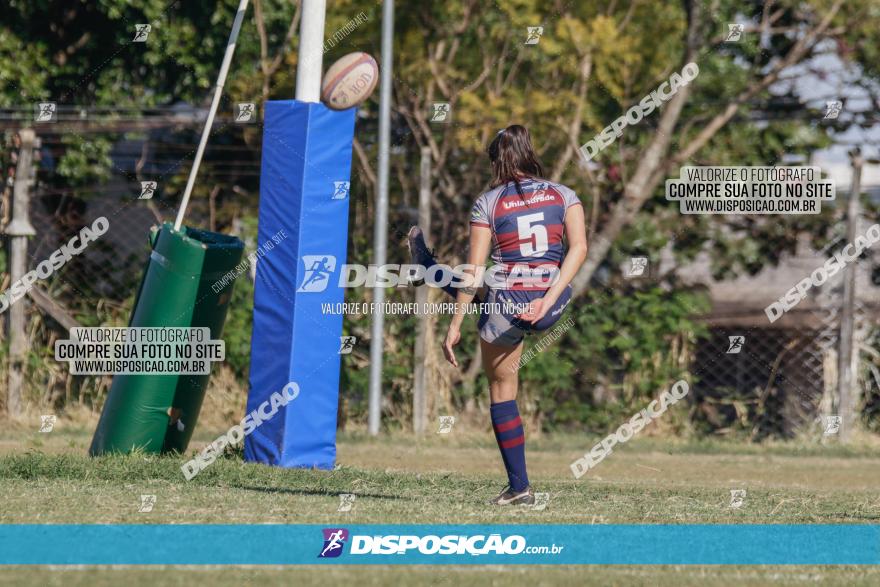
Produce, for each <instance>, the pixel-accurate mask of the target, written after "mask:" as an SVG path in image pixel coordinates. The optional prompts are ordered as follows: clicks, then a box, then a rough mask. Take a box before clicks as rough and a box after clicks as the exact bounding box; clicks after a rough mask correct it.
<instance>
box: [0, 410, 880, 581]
mask: <svg viewBox="0 0 880 587" xmlns="http://www.w3.org/2000/svg"><path fill="white" fill-rule="evenodd" d="M90 431H91V428H90V427H89V426H82V427H77V426H75V425H72V424H68V425H65V424H64V423H63V422H59V424H58V426H57V428H56V430H55V431H53V432H51V433H48V434H40V433H37V432H31V431H20V430H7V431H5V432H4V433H3V435H2V436H0V494H2V495H3V496H4V499H3V504H2V507H0V522H2V523H178V524H180V523H251V524H259V523H290V524H296V523H318V524H328V525H336V524H343V523H347V524H364V523H391V524H394V523H457V524H462V523H464V524H473V523H491V524H511V523H524V524H545V523H546V524H559V523H579V524H605V523H650V524H656V523H695V524H703V523H739V524H744V523H856V524H858V523H878V520H880V495H878V494H877V491H876V490H877V487H878V485H880V458H878V457H876V456H875V455H876V450H875V448H874V447H873V446H870V445H860V446H858V447H855V448H846V449H844V448H842V447H839V446H836V445H828V446H822V445H818V444H812V445H806V444H777V445H762V446H755V445H742V444H734V443H721V442H712V443H683V442H667V441H664V440H659V439H641V440H636V441H633V442H630V443H629V444H627V445H626V446H624V447H620V448H617V449H615V452H614V454H612V455H611V456H609V457H608V458H607V459H606V460H605V461H603V462H602V463H601V464H600V465H599V466H598V467H597V468H596V469H595V470H594V471H593V472H591V473H589V474H588V475H587V476H585V477H583V478H581V479H580V480H575V479H573V477H572V475H571V473H570V470H569V468H568V465H569V463H570V462H571V461H572V460H573V459H574V458H576V457H577V456H578V455H579V454H582V453H583V452H584V451H585V450H587V449H588V448H589V445H590V444H591V442H594V440H592V439H589V438H578V437H573V436H566V437H544V438H541V439H537V440H534V441H530V443H529V446H528V458H529V467H530V476H531V477H532V481H533V483H534V485H535V486H536V491H542V492H547V493H549V495H550V501H549V504H548V506H547V508H546V509H545V510H543V511H530V510H526V509H521V508H519V509H515V508H495V509H493V508H489V507H486V506H485V505H484V502H485V500H486V499H488V498H489V497H491V496H492V495H494V494H495V493H497V491H498V490H499V489H500V488H501V487H502V486H503V484H504V477H503V475H502V468H501V464H500V461H499V458H498V455H497V449H496V448H495V446H494V441H493V440H492V438H491V437H490V435H489V434H488V433H487V434H451V435H449V436H441V435H434V436H432V437H430V438H427V439H425V440H422V441H416V440H415V439H413V438H412V437H409V436H404V435H399V436H394V435H392V436H386V437H383V438H381V439H372V438H368V437H365V436H361V435H344V436H342V437H341V438H340V441H339V458H338V461H339V463H340V465H341V466H340V467H338V468H337V469H336V470H334V471H303V470H284V469H275V468H269V467H263V466H258V465H249V464H244V463H242V462H240V461H239V460H237V459H235V458H227V459H221V460H218V461H217V462H215V463H214V464H213V465H212V466H211V467H209V468H208V469H207V470H205V471H203V472H202V473H201V474H199V475H198V476H197V477H196V478H195V479H193V480H192V481H189V482H187V481H186V480H184V478H183V476H182V474H181V472H180V465H181V463H182V461H183V459H182V458H180V457H161V458H160V457H153V456H144V455H131V456H127V457H119V456H116V457H102V458H98V459H90V458H88V457H86V456H85V452H86V449H87V447H88V443H89V440H90ZM217 432H219V431H206V430H200V431H199V433H198V437H197V439H196V441H194V443H193V445H192V447H191V448H199V447H200V446H202V445H204V444H205V443H206V442H207V441H209V440H211V439H212V438H213V437H214V436H216V433H217ZM732 489H745V490H746V492H747V494H746V498H745V502H744V504H743V505H742V507H740V508H731V507H730V505H729V504H730V490H732ZM340 493H353V494H355V495H356V496H357V498H356V501H355V504H354V507H353V508H352V510H351V511H350V512H338V511H337V508H338V506H339V497H338V496H339V494H340ZM142 494H151V495H155V496H156V503H155V506H154V508H153V511H151V512H149V513H139V512H138V508H139V506H140V503H141V500H140V496H141V495H142ZM293 572H295V573H296V577H297V581H298V582H302V583H305V584H312V583H314V584H319V583H320V584H324V583H326V582H327V581H328V580H329V581H333V580H335V579H338V580H355V579H356V580H357V582H358V584H366V585H373V584H376V585H384V584H413V583H427V584H434V585H444V584H455V585H470V584H509V582H510V581H516V582H517V583H524V582H530V583H535V584H539V585H544V584H546V585H551V584H579V585H582V584H602V585H630V584H642V583H652V584H654V583H657V584H660V585H697V584H700V585H703V584H717V585H726V584H730V583H733V582H736V583H741V584H746V585H749V584H755V585H758V584H767V583H775V584H781V585H787V584H805V583H809V584H814V583H821V584H840V585H844V584H846V585H850V584H866V585H867V584H876V583H877V582H878V581H880V571H875V570H873V569H869V568H862V567H841V568H827V567H809V568H807V567H754V568H748V567H601V568H600V567H507V568H497V567H472V568H460V567H458V568H453V567H430V568H429V567H417V568H406V569H401V568H390V567H385V568H383V567H369V568H368V570H363V569H360V570H358V569H356V568H353V567H349V568H336V569H332V570H328V569H327V568H320V569H316V568H300V567H297V568H296V569H294V570H291V569H289V568H288V569H282V568H263V567H260V568H244V569H243V568H238V569H233V570H230V569H222V570H221V569H216V568H215V569H211V568H190V567H185V568H180V567H176V568H174V569H171V568H167V569H161V570H153V571H150V570H149V569H144V568H142V567H141V568H137V567H134V568H125V569H95V568H85V569H75V570H63V571H62V570H52V569H31V568H25V567H15V568H11V569H6V570H4V571H3V572H2V573H0V583H5V582H9V583H10V584H22V583H29V584H37V583H39V584H55V583H58V584H60V583H62V582H63V583H64V584H80V583H82V584H88V585H103V584H111V583H112V584H118V583H119V582H121V581H122V580H123V576H124V580H125V582H126V583H127V584H129V585H141V584H144V585H147V584H156V583H157V577H156V575H155V573H160V574H161V582H162V583H163V584H165V583H167V584H177V582H179V583H181V584H182V583H183V582H184V581H186V582H191V581H193V580H195V581H199V582H201V581H205V582H207V581H210V582H211V583H217V584H241V583H242V582H245V583H251V582H252V580H253V582H256V577H257V576H259V577H260V579H259V580H261V581H267V582H272V583H275V582H282V581H284V582H287V581H288V580H289V577H290V576H291V575H290V573H293Z"/></svg>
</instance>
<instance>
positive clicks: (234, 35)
mask: <svg viewBox="0 0 880 587" xmlns="http://www.w3.org/2000/svg"><path fill="white" fill-rule="evenodd" d="M247 5H248V0H241V3H240V4H239V5H238V12H237V13H236V14H235V22H233V23H232V32H231V33H229V41H228V42H227V43H226V54H225V55H224V56H223V64H222V65H220V74H219V75H218V76H217V86H216V88H215V89H214V99H213V100H211V109H210V110H209V111H208V120H206V121H205V128H204V129H202V138H201V140H200V141H199V148H198V150H197V151H196V158H195V160H194V161H193V166H192V169H190V170H189V179H187V180H186V189H185V190H184V191H183V199H182V200H181V201H180V208H178V210H177V219H176V220H175V221H174V230H180V225H181V224H183V217H184V215H186V207H187V206H188V205H189V197H190V194H192V190H193V186H194V185H195V183H196V175H197V174H198V172H199V165H201V163H202V155H204V154H205V146H206V145H207V144H208V137H209V136H210V135H211V126H212V125H213V124H214V116H215V115H216V114H217V107H218V106H219V105H220V96H221V94H223V86H224V84H226V75H227V74H228V73H229V64H230V63H232V54H233V53H235V43H236V41H238V32H239V31H240V30H241V21H242V20H244V13H245V12H246V11H247Z"/></svg>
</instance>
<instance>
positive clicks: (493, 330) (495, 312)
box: [479, 285, 571, 346]
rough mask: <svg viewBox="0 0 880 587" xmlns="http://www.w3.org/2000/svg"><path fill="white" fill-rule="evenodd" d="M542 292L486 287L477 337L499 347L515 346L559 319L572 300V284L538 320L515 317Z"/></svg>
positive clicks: (542, 292) (542, 293) (539, 296)
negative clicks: (529, 320) (527, 320)
mask: <svg viewBox="0 0 880 587" xmlns="http://www.w3.org/2000/svg"><path fill="white" fill-rule="evenodd" d="M544 293H545V292H544V291H543V290H539V291H523V290H514V289H492V288H489V292H488V295H487V296H486V299H485V300H484V301H483V303H484V304H486V305H484V306H482V308H483V311H482V313H481V314H480V321H479V328H480V338H482V339H483V340H485V341H486V342H489V343H492V344H497V345H501V346H516V345H518V344H519V343H521V342H522V341H523V339H524V338H525V335H526V334H527V333H529V332H542V331H544V330H547V329H548V328H550V327H551V326H553V325H554V324H556V322H557V321H558V320H559V317H560V316H562V312H563V310H565V307H566V306H567V305H568V303H569V302H570V301H571V285H569V286H568V287H566V288H565V290H564V291H563V292H562V295H561V296H559V299H558V300H556V303H555V304H553V306H552V307H551V308H550V310H548V311H547V313H546V314H544V317H543V318H541V319H540V320H538V321H537V322H534V323H533V322H526V321H524V320H520V319H519V318H516V315H517V314H521V313H522V312H524V311H525V310H526V308H528V305H529V304H530V303H531V302H533V301H535V300H537V299H539V298H542V297H544Z"/></svg>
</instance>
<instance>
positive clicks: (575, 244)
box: [519, 205, 587, 322]
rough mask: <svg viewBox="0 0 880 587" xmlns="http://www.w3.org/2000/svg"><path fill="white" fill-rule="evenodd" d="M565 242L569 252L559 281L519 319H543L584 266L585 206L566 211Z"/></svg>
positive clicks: (585, 247) (564, 260) (560, 272)
mask: <svg viewBox="0 0 880 587" xmlns="http://www.w3.org/2000/svg"><path fill="white" fill-rule="evenodd" d="M565 240H566V241H568V252H567V253H566V254H565V259H563V261H562V267H560V268H559V279H557V280H556V283H554V284H553V285H552V286H550V288H549V289H548V290H547V293H545V294H544V297H542V298H541V299H539V300H536V301H535V302H533V303H532V304H530V306H529V309H528V310H527V311H525V312H523V313H522V314H520V315H519V318H521V319H523V320H527V321H529V322H537V321H538V320H540V319H541V318H543V317H544V315H545V314H546V313H547V311H548V310H549V309H550V308H551V307H553V304H555V303H556V300H558V299H559V296H560V295H562V292H563V291H565V288H566V287H568V284H569V283H571V280H572V279H574V276H575V275H576V274H577V272H578V269H580V268H581V265H583V264H584V260H585V259H586V258H587V228H586V222H585V221H584V207H583V206H580V205H573V206H570V207H569V208H568V210H567V211H566V213H565Z"/></svg>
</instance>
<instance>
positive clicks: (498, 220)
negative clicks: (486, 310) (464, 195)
mask: <svg viewBox="0 0 880 587" xmlns="http://www.w3.org/2000/svg"><path fill="white" fill-rule="evenodd" d="M520 186H521V187H522V192H523V194H522V196H520V194H519V192H517V189H516V184H515V183H513V182H508V183H507V184H504V185H500V186H498V187H496V188H495V189H493V190H490V191H488V192H485V193H483V194H481V195H480V197H479V198H477V201H476V202H475V203H474V207H473V209H472V211H471V225H472V226H485V227H488V228H490V229H491V230H492V261H493V262H494V263H495V264H496V265H500V266H501V267H499V268H498V269H497V270H495V271H497V273H495V275H496V276H497V277H499V278H500V279H501V280H503V281H504V283H498V282H495V283H492V282H490V281H488V280H487V283H489V284H490V286H492V287H497V288H501V289H525V290H539V289H547V288H548V287H549V286H550V283H547V282H546V281H544V280H543V279H542V278H539V277H538V276H539V275H544V276H545V278H546V274H547V272H548V271H555V270H557V269H558V268H559V266H561V265H562V259H563V257H564V256H565V250H564V247H563V245H562V237H563V235H564V234H565V213H566V211H567V210H568V209H569V208H570V207H572V206H579V205H581V201H580V200H579V199H578V197H577V195H576V194H575V193H574V191H572V190H571V189H570V188H567V187H565V186H564V185H562V184H559V183H554V182H552V181H547V180H545V179H531V178H523V179H522V180H520ZM495 271H493V272H495ZM530 272H531V273H532V277H531V278H530V277H529V273H530Z"/></svg>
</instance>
